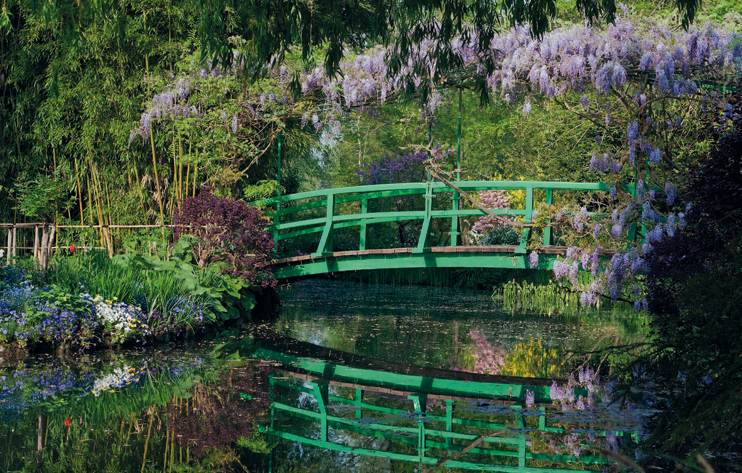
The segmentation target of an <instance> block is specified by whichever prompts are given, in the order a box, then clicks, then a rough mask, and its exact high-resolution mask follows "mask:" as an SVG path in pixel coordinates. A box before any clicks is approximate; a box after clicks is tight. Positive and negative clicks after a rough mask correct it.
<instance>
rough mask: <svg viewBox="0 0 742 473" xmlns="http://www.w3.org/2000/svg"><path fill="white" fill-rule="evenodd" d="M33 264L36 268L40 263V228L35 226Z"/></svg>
mask: <svg viewBox="0 0 742 473" xmlns="http://www.w3.org/2000/svg"><path fill="white" fill-rule="evenodd" d="M33 233H34V235H33V262H34V267H37V266H36V265H37V264H38V262H39V226H38V225H34V226H33Z"/></svg>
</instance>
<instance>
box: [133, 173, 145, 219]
mask: <svg viewBox="0 0 742 473" xmlns="http://www.w3.org/2000/svg"><path fill="white" fill-rule="evenodd" d="M134 175H135V176H136V178H137V191H139V192H138V193H139V202H140V203H141V204H142V217H144V218H147V208H146V207H145V206H144V196H143V195H142V181H141V180H140V179H139V169H137V166H136V163H134Z"/></svg>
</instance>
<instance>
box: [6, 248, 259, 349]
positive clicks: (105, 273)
mask: <svg viewBox="0 0 742 473" xmlns="http://www.w3.org/2000/svg"><path fill="white" fill-rule="evenodd" d="M47 281H48V282H47V285H43V286H42V284H44V283H42V282H41V278H40V275H39V274H36V273H34V271H30V270H26V269H24V267H23V266H9V265H3V264H0V344H1V345H3V346H5V347H10V348H15V349H24V350H28V351H37V350H48V349H50V348H59V347H64V348H77V349H86V348H89V347H91V346H95V345H101V344H102V345H108V346H112V345H130V344H140V345H143V344H146V343H148V342H150V341H152V340H156V339H157V340H170V339H171V338H175V337H181V338H185V337H188V336H189V335H190V334H192V333H194V332H196V331H198V330H200V329H203V328H205V327H206V326H209V325H219V324H221V323H223V322H225V321H226V320H229V319H230V318H234V319H236V318H239V317H241V316H244V315H245V313H249V310H250V308H252V306H253V305H254V300H255V297H254V295H253V294H252V292H250V291H249V289H250V288H249V287H246V286H244V285H241V284H240V283H239V281H238V280H235V279H234V278H231V277H230V276H223V275H220V274H219V273H218V271H216V270H209V269H208V268H198V267H194V266H192V265H190V264H189V263H188V262H186V261H180V260H177V259H171V260H170V261H161V260H159V259H157V258H150V259H149V260H146V259H144V258H143V257H140V256H127V257H124V258H119V259H118V260H109V259H108V258H104V257H102V256H100V255H98V256H96V255H88V254H86V255H76V256H71V257H66V258H58V259H56V260H54V261H53V264H52V266H51V270H50V273H49V274H48V275H47ZM202 282H204V283H205V284H208V286H204V285H202V284H201V283H202ZM94 291H95V292H94ZM225 306H226V307H225ZM234 306H237V307H239V308H234Z"/></svg>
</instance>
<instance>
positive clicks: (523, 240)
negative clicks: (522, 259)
mask: <svg viewBox="0 0 742 473" xmlns="http://www.w3.org/2000/svg"><path fill="white" fill-rule="evenodd" d="M532 220H533V187H527V188H526V218H525V223H531V221H532ZM530 236H531V228H530V227H523V232H522V234H521V237H520V245H518V248H516V249H515V254H519V255H524V254H526V252H527V251H528V250H527V249H526V247H527V246H528V238H529V237H530Z"/></svg>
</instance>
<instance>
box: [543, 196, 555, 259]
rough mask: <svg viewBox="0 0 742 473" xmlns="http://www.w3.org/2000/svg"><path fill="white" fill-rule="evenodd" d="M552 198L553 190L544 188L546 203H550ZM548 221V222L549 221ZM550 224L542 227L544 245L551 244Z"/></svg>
mask: <svg viewBox="0 0 742 473" xmlns="http://www.w3.org/2000/svg"><path fill="white" fill-rule="evenodd" d="M553 200H554V190H553V189H546V205H551V204H552V203H553V202H552V201H553ZM549 223H550V222H549ZM551 245H552V242H551V226H548V227H544V246H551Z"/></svg>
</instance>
